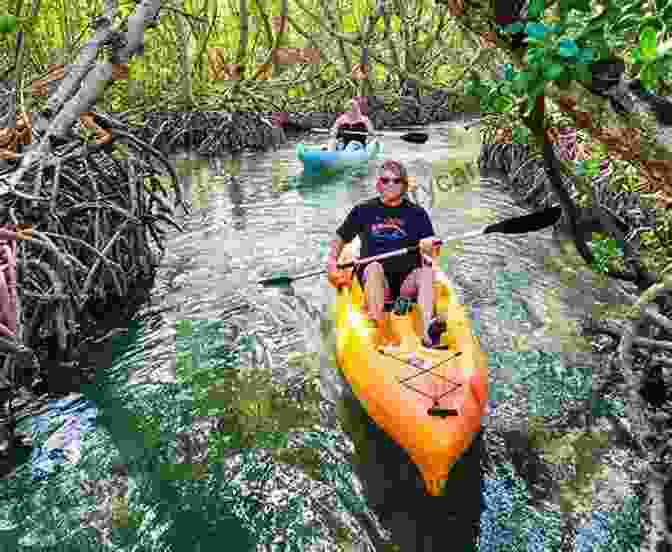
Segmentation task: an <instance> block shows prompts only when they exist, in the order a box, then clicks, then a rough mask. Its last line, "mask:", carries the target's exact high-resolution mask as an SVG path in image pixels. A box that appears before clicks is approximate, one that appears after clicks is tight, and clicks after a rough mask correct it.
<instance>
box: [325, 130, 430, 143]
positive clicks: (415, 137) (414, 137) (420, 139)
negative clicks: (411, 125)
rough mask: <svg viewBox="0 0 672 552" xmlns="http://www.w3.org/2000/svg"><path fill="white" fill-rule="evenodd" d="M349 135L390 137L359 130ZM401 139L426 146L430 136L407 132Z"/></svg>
mask: <svg viewBox="0 0 672 552" xmlns="http://www.w3.org/2000/svg"><path fill="white" fill-rule="evenodd" d="M312 130H313V132H319V133H321V134H328V133H329V132H331V131H330V129H328V128H314V129H312ZM348 134H359V135H361V136H377V137H382V136H389V135H390V133H389V132H388V133H382V132H360V131H357V130H349V131H348ZM399 138H401V139H402V140H403V141H404V142H410V143H412V144H424V143H425V142H426V141H427V140H428V139H429V135H427V134H425V133H424V132H407V133H406V134H402V135H401V136H400V137H399Z"/></svg>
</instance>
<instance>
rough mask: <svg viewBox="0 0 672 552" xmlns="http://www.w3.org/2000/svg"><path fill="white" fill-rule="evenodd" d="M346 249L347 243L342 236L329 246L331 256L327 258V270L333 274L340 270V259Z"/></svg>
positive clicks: (337, 237)
mask: <svg viewBox="0 0 672 552" xmlns="http://www.w3.org/2000/svg"><path fill="white" fill-rule="evenodd" d="M343 247H345V242H344V241H343V240H342V239H341V237H340V236H336V238H335V239H334V240H333V241H332V242H331V244H330V245H329V255H328V256H327V270H328V271H329V272H333V271H334V270H337V269H338V258H339V257H340V256H341V251H343Z"/></svg>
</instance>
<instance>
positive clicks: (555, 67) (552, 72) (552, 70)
mask: <svg viewBox="0 0 672 552" xmlns="http://www.w3.org/2000/svg"><path fill="white" fill-rule="evenodd" d="M564 72H565V68H564V67H563V66H562V65H560V64H558V63H551V64H550V65H547V66H546V67H544V79H546V80H547V81H555V80H558V79H559V78H560V77H561V76H562V74H563V73H564Z"/></svg>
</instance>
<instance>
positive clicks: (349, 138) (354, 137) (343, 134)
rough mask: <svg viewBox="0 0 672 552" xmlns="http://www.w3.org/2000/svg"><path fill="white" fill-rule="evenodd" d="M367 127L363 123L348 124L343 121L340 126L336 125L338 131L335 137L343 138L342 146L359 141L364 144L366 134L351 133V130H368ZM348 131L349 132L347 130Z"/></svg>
mask: <svg viewBox="0 0 672 552" xmlns="http://www.w3.org/2000/svg"><path fill="white" fill-rule="evenodd" d="M368 130H369V129H368V128H366V124H364V123H354V124H352V125H351V124H348V123H344V124H342V125H341V126H340V127H338V131H337V133H336V138H340V139H341V140H343V142H344V143H343V147H345V146H347V145H348V144H349V143H350V142H361V143H362V144H364V145H366V135H365V134H353V133H352V132H351V131H356V132H358V133H359V132H368ZM349 131H350V132H349Z"/></svg>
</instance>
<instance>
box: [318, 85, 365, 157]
mask: <svg viewBox="0 0 672 552" xmlns="http://www.w3.org/2000/svg"><path fill="white" fill-rule="evenodd" d="M359 102H360V99H358V98H352V99H351V100H350V101H349V102H348V104H349V107H350V111H347V112H346V113H344V114H343V115H341V116H340V117H339V118H338V119H336V122H335V123H334V126H332V127H331V131H330V135H331V136H333V138H332V139H331V140H330V141H329V144H328V145H327V146H326V147H324V148H323V149H328V150H329V151H338V150H346V151H354V150H358V149H362V148H364V147H366V142H367V140H366V138H367V133H371V134H373V133H374V132H375V130H376V129H375V128H374V127H373V124H372V123H371V121H370V120H369V118H368V117H367V116H366V115H364V114H363V113H362V109H361V105H360V103H359Z"/></svg>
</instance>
